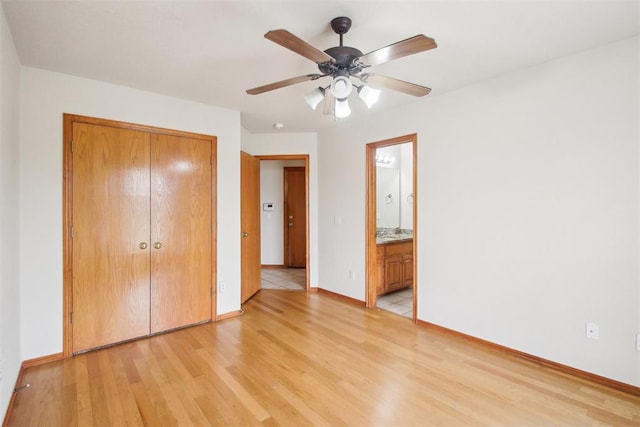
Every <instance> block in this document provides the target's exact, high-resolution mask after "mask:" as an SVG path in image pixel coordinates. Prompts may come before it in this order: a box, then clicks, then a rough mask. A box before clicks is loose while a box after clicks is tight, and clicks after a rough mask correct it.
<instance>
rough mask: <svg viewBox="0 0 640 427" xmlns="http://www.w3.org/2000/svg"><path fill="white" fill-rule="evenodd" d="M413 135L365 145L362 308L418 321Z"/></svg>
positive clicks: (415, 138)
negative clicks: (365, 307) (365, 232)
mask: <svg viewBox="0 0 640 427" xmlns="http://www.w3.org/2000/svg"><path fill="white" fill-rule="evenodd" d="M416 146H417V135H416V134H411V135H405V136H401V137H398V138H392V139H387V140H383V141H377V142H373V143H370V144H367V149H366V162H367V163H366V165H367V213H366V229H367V268H366V273H367V278H366V305H367V307H379V308H381V309H385V310H388V311H392V312H395V313H397V314H400V315H403V316H405V317H408V318H410V319H412V320H413V321H414V322H415V320H416V312H417V307H416V305H417V304H416V302H417V293H418V286H417V283H418V282H417V274H416V270H417V268H416V266H417V262H416V261H415V260H416V259H417V257H416V254H417V251H416V246H417V245H416V238H417V215H416V214H417V208H416V206H417V203H416V202H417V191H416V185H417V179H416V177H417V171H416V164H417V162H416V157H417V156H416V153H417V147H416Z"/></svg>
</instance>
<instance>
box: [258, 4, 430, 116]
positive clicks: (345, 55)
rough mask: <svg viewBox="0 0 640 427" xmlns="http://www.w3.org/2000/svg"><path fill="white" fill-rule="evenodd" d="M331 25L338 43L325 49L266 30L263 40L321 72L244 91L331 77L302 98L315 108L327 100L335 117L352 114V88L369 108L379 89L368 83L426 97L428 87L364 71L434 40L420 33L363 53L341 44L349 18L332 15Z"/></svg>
mask: <svg viewBox="0 0 640 427" xmlns="http://www.w3.org/2000/svg"><path fill="white" fill-rule="evenodd" d="M331 28H332V29H333V31H334V32H335V33H336V34H338V35H339V36H340V45H339V46H335V47H331V48H329V49H327V50H325V51H324V52H323V51H321V50H319V49H316V48H315V47H313V46H312V45H310V44H309V43H307V42H305V41H304V40H302V39H300V38H299V37H297V36H295V35H293V34H291V33H290V32H289V31H287V30H272V31H269V32H267V33H266V34H265V35H264V37H265V38H266V39H268V40H271V41H272V42H274V43H277V44H279V45H280V46H282V47H285V48H287V49H289V50H292V51H293V52H295V53H297V54H299V55H302V56H304V57H305V58H307V59H310V60H312V61H313V62H315V63H316V64H317V65H318V69H319V70H320V73H315V74H305V75H302V76H298V77H293V78H290V79H286V80H281V81H278V82H274V83H270V84H267V85H264V86H258V87H255V88H252V89H248V90H247V93H248V94H249V95H258V94H261V93H264V92H269V91H272V90H275V89H280V88H283V87H286V86H291V85H294V84H297V83H303V82H307V81H311V80H318V79H320V78H322V77H331V78H332V81H331V84H330V85H328V86H326V87H322V86H320V87H317V88H315V89H314V90H312V91H311V92H309V93H307V94H305V100H306V101H307V103H308V104H309V106H310V107H311V108H312V109H314V110H315V109H316V107H317V106H318V104H320V102H321V101H322V100H323V99H326V100H325V107H324V114H330V115H334V116H335V117H347V116H348V115H349V114H351V109H350V108H349V104H348V102H347V98H348V97H349V95H350V94H351V93H352V91H353V88H354V87H355V89H356V91H357V93H358V96H359V97H360V98H361V99H362V100H363V101H364V102H365V103H366V104H367V106H368V107H369V108H371V106H372V105H373V104H374V103H375V102H376V101H377V99H378V97H379V95H380V90H378V89H375V88H373V87H371V86H369V84H370V85H373V86H378V87H381V88H385V89H391V90H395V91H398V92H402V93H406V94H409V95H413V96H425V95H427V94H428V93H429V92H431V89H429V88H428V87H425V86H420V85H417V84H414V83H409V82H405V81H403V80H398V79H394V78H392V77H387V76H383V75H380V74H373V73H369V72H367V71H366V70H367V69H368V68H369V67H371V66H374V65H378V64H382V63H385V62H389V61H392V60H394V59H398V58H402V57H405V56H409V55H414V54H416V53H420V52H424V51H426V50H429V49H434V48H436V47H437V44H436V42H435V40H434V39H432V38H430V37H427V36H425V35H423V34H419V35H417V36H413V37H411V38H408V39H406V40H402V41H399V42H396V43H393V44H390V45H388V46H385V47H382V48H380V49H376V50H374V51H371V52H369V53H367V54H363V53H362V52H361V51H360V50H358V49H356V48H354V47H349V46H343V44H342V36H343V35H344V34H346V33H347V32H348V31H349V29H350V28H351V19H349V18H347V17H344V16H341V17H338V18H334V19H333V20H331ZM351 78H353V79H354V80H356V83H353V82H352V81H351Z"/></svg>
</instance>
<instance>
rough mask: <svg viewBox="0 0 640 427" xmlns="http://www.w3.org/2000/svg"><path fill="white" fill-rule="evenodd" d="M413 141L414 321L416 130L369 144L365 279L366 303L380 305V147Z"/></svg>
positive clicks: (415, 284) (415, 286) (415, 294)
mask: <svg viewBox="0 0 640 427" xmlns="http://www.w3.org/2000/svg"><path fill="white" fill-rule="evenodd" d="M404 143H411V144H412V145H413V147H412V148H413V150H412V155H413V159H412V163H413V313H412V319H413V322H414V323H415V322H416V314H417V304H418V274H417V273H418V257H417V255H418V251H417V247H418V245H417V237H418V216H417V213H418V169H417V166H418V161H417V157H418V135H417V134H415V133H412V134H408V135H403V136H399V137H396V138H391V139H385V140H381V141H376V142H371V143H369V144H367V149H366V165H367V212H366V220H365V223H366V233H367V234H366V235H367V239H366V242H367V244H366V263H367V264H366V275H367V277H366V279H365V283H366V285H365V287H366V289H365V291H366V292H365V303H366V306H367V307H369V308H372V307H375V306H376V300H377V292H376V287H377V286H376V285H377V281H378V280H380V279H382V278H378V273H377V268H376V254H377V244H376V229H377V227H376V225H377V224H376V150H377V149H378V148H381V147H388V146H391V145H398V144H404Z"/></svg>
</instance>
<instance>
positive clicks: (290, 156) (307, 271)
mask: <svg viewBox="0 0 640 427" xmlns="http://www.w3.org/2000/svg"><path fill="white" fill-rule="evenodd" d="M255 157H257V158H258V159H260V160H304V192H305V195H304V199H305V204H306V218H305V223H306V225H305V233H306V236H307V239H306V240H307V241H306V244H305V252H306V253H305V290H306V291H307V292H309V291H310V289H311V283H310V277H311V274H310V265H309V259H310V258H309V248H310V242H309V240H310V239H309V236H310V233H309V230H310V224H309V154H267V155H258V156H255ZM283 173H284V172H283ZM283 215H284V214H283ZM283 239H284V235H283ZM283 255H284V253H283ZM283 261H284V259H283Z"/></svg>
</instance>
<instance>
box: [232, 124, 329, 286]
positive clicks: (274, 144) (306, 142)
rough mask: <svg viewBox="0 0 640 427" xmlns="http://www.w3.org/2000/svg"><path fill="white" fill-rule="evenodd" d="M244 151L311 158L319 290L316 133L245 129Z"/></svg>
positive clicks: (314, 276)
mask: <svg viewBox="0 0 640 427" xmlns="http://www.w3.org/2000/svg"><path fill="white" fill-rule="evenodd" d="M242 150H243V151H245V152H247V153H249V154H253V155H255V156H259V155H280V154H308V155H309V229H310V230H309V271H308V272H307V274H308V275H309V281H310V284H311V286H312V287H316V286H318V137H317V135H316V134H315V133H263V134H252V133H250V132H248V131H247V130H246V129H244V128H243V129H242Z"/></svg>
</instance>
